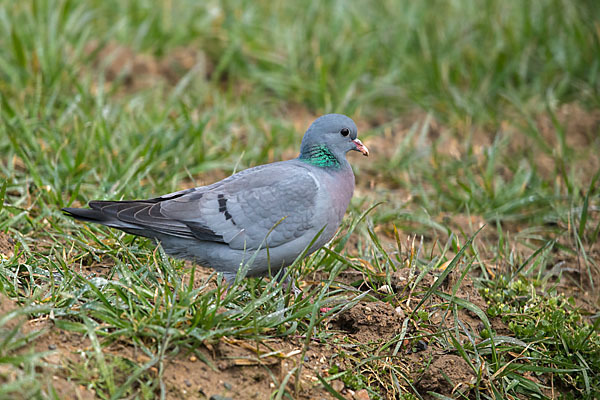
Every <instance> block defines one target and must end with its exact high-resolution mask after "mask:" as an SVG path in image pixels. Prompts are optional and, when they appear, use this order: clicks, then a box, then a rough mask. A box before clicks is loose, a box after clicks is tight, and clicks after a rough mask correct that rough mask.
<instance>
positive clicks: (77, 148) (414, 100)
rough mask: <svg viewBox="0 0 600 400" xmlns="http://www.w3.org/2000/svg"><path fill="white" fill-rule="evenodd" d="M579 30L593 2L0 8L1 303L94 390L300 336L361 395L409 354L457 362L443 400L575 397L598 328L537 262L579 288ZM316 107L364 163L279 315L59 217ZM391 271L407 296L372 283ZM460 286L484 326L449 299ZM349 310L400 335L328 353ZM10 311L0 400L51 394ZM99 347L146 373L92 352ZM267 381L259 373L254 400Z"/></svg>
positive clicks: (408, 384) (594, 233)
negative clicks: (499, 323) (341, 129)
mask: <svg viewBox="0 0 600 400" xmlns="http://www.w3.org/2000/svg"><path fill="white" fill-rule="evenodd" d="M599 19H600V8H599V7H597V5H596V4H595V3H594V2H593V1H579V2H573V1H568V0H541V1H535V2H529V1H518V0H508V1H500V0H490V1H485V2H481V1H475V0H460V1H452V2H448V1H439V0H431V1H409V0H401V1H395V0H384V1H379V2H370V3H366V2H364V1H358V0H350V1H347V0H346V1H342V0H334V1H329V2H321V1H317V0H310V1H308V2H283V3H277V4H275V5H274V4H273V2H267V1H250V0H232V1H229V0H228V1H216V0H209V1H203V2H198V1H192V0H182V1H175V2H173V1H162V2H156V1H151V0H132V1H126V2H124V1H117V0H102V1H100V0H87V1H73V0H43V1H35V0H23V1H16V2H15V1H12V2H11V1H5V2H2V3H0V21H1V22H2V23H0V233H2V234H7V236H10V238H11V239H12V240H13V241H14V243H13V244H11V247H14V248H13V249H12V253H11V252H4V249H0V250H1V251H2V252H3V253H2V254H0V292H1V293H3V294H6V295H8V296H9V297H10V298H12V299H15V300H16V301H17V302H18V303H19V304H31V307H29V306H27V307H21V308H19V311H17V312H16V314H19V315H20V316H23V317H41V318H50V316H52V321H53V324H54V326H55V327H56V329H59V330H62V331H68V332H72V334H77V335H81V336H84V337H85V338H86V340H89V341H90V343H91V347H90V348H89V349H87V350H86V352H85V358H84V359H82V360H81V361H80V362H79V363H74V364H71V365H70V369H69V378H72V379H74V380H76V381H77V382H80V383H81V384H84V385H87V386H90V387H93V388H94V389H95V390H96V391H97V393H98V394H99V395H101V396H104V397H106V398H111V397H113V398H117V397H126V396H129V397H135V396H138V397H140V398H148V397H152V396H156V395H164V394H165V388H164V387H163V386H161V382H163V378H164V376H163V375H162V371H163V369H162V368H161V367H160V366H161V365H162V364H161V363H164V361H165V360H167V359H168V357H171V356H176V355H177V354H181V352H182V351H193V349H195V348H197V347H198V346H201V345H202V344H203V343H212V342H215V341H218V340H219V339H220V338H222V337H225V336H227V337H236V338H239V339H243V340H247V341H256V342H257V343H258V342H261V341H263V340H265V339H268V338H273V337H277V338H289V337H290V336H293V337H305V338H306V339H305V342H304V343H303V348H302V351H303V353H302V356H303V357H304V355H305V354H306V351H307V349H308V348H309V346H310V343H311V340H318V341H321V342H333V343H334V344H336V345H340V346H343V349H344V350H343V351H340V353H339V354H333V355H332V357H335V356H337V357H340V358H342V357H343V358H344V361H345V364H344V369H343V370H342V369H339V370H335V371H334V370H333V369H332V370H331V371H330V376H329V377H325V378H323V377H321V379H322V381H321V382H325V384H328V383H327V382H329V381H330V378H331V377H334V376H336V375H338V376H339V378H340V379H341V380H342V381H343V382H344V383H345V385H346V386H347V387H349V388H353V389H359V388H366V389H368V390H369V393H370V395H371V397H372V398H376V397H377V396H383V395H384V393H386V392H393V393H395V394H396V395H397V396H398V397H400V398H406V399H409V398H410V399H412V398H421V397H422V396H423V395H425V393H419V388H418V387H416V386H415V385H416V381H415V377H414V375H410V373H414V372H415V371H408V369H407V367H406V365H404V364H403V360H404V358H403V356H404V353H403V351H404V350H405V349H404V347H403V346H404V341H405V340H406V341H407V343H410V344H414V343H419V341H422V340H424V339H426V340H427V343H429V345H430V346H437V347H436V348H437V349H440V348H441V349H443V350H444V351H445V352H447V353H449V354H458V355H459V356H460V357H461V358H462V359H464V360H465V362H466V363H467V365H469V368H472V369H473V371H474V373H475V374H476V382H475V384H473V386H472V387H469V388H468V390H469V393H468V396H471V395H473V396H474V397H476V398H485V399H487V398H494V399H500V398H508V396H512V397H517V396H525V397H531V398H545V396H546V394H545V393H547V386H548V384H547V382H548V381H544V382H546V383H540V382H542V380H539V381H535V380H531V379H528V378H527V377H526V374H535V376H537V377H546V378H548V379H550V380H551V381H552V382H554V381H556V382H560V385H561V386H560V387H557V390H558V391H560V393H561V394H562V395H563V396H564V397H565V398H581V397H586V396H587V398H593V396H594V395H595V394H596V393H597V392H598V390H599V389H598V385H599V377H598V372H597V371H599V370H600V366H599V365H598V363H599V358H600V357H599V355H598V354H599V350H598V346H599V343H598V334H597V332H598V322H597V321H599V320H600V319H598V318H596V319H595V320H594V319H593V318H590V316H589V315H585V314H584V313H583V312H581V310H579V309H578V308H577V307H575V306H574V304H573V302H572V300H571V299H570V298H568V297H565V296H562V295H559V294H556V293H555V291H553V290H552V286H551V285H552V282H554V279H559V278H560V274H558V273H557V272H556V270H557V269H558V270H560V267H556V266H557V265H562V264H561V263H565V264H566V265H567V267H569V266H570V264H571V263H577V270H578V273H580V276H579V278H580V279H579V282H578V283H577V284H581V285H583V286H585V285H587V286H585V287H586V288H588V287H589V288H591V289H590V292H593V291H596V290H597V286H598V283H599V282H598V281H597V277H598V269H599V266H598V263H599V261H598V257H597V251H598V250H597V243H598V238H599V236H600V219H599V214H598V210H599V207H600V185H599V184H598V182H599V181H600V171H599V170H598V163H597V160H598V154H597V149H598V146H599V145H600V143H599V142H598V137H599V136H598V127H597V122H596V123H591V124H587V125H585V124H584V121H578V120H577V118H578V115H579V116H580V114H576V115H571V111H570V110H572V109H569V108H567V109H566V110H567V113H566V115H565V113H564V111H565V108H564V105H565V104H569V105H571V106H574V107H575V108H577V109H578V110H581V114H582V115H583V116H590V115H591V116H593V115H594V113H596V112H597V109H598V107H600V59H599V58H598V56H597V55H598V54H600V38H599V36H598V29H597V21H598V20H599ZM182 54H183V56H182ZM182 57H183V58H184V61H181V58H182ZM187 59H191V61H186V60H187ZM178 63H179V64H178ZM325 112H342V113H347V114H349V115H351V116H352V117H353V118H355V119H356V120H357V122H358V123H359V124H358V125H359V128H360V133H359V134H360V137H361V138H363V139H364V138H365V137H366V140H365V142H366V144H367V145H369V146H370V144H369V140H373V142H374V143H375V144H378V146H375V149H377V151H378V152H379V153H378V152H377V151H374V152H373V155H372V157H370V159H369V163H366V162H364V161H363V162H362V163H360V162H356V158H353V159H352V157H353V156H352V155H351V156H350V157H351V162H352V164H353V166H354V167H355V171H356V175H357V191H356V193H355V197H354V199H353V203H352V204H351V207H350V210H349V213H348V217H347V219H346V220H345V222H344V224H343V226H342V228H341V230H340V234H339V236H338V238H337V239H336V240H335V241H334V242H332V243H331V245H330V246H328V248H327V249H325V250H322V251H320V252H318V253H316V254H315V255H313V256H311V257H310V258H309V259H308V260H306V261H304V262H299V263H298V264H297V265H296V266H295V267H294V268H293V272H292V273H293V274H295V275H294V277H296V278H298V279H300V280H304V281H306V282H313V283H314V282H317V283H316V284H311V285H310V286H308V287H307V288H306V290H305V293H304V297H303V298H302V299H297V300H295V301H292V300H291V299H290V297H289V296H287V295H286V290H285V288H283V287H282V286H281V285H279V284H278V283H276V282H272V281H270V280H256V279H251V280H246V281H243V282H238V284H237V285H236V287H235V288H233V289H232V290H230V291H228V292H227V293H224V291H223V286H222V285H220V286H219V285H214V281H212V280H211V279H212V277H206V276H203V277H199V276H197V275H196V271H195V269H193V268H190V267H189V266H186V265H185V264H183V263H181V262H178V261H173V260H171V259H169V258H167V257H165V256H164V255H163V254H162V253H161V252H160V251H155V248H154V245H153V244H152V243H151V242H150V241H148V240H146V239H134V238H133V237H132V236H130V235H125V234H122V233H119V232H115V231H112V230H108V229H105V228H101V227H97V226H84V225H79V224H77V225H75V224H74V223H73V222H72V221H69V220H67V219H66V218H64V217H62V215H61V214H60V211H59V210H60V208H61V207H64V206H67V205H79V204H85V203H86V202H87V201H88V200H90V199H95V198H100V199H109V198H110V199H121V198H146V197H152V196H155V195H157V194H162V193H166V192H170V191H174V190H177V189H180V188H182V187H187V186H192V185H200V184H206V183H211V182H212V181H213V180H215V179H217V178H220V177H223V176H225V175H228V174H230V173H232V172H234V171H237V170H240V169H244V168H246V167H249V166H253V165H257V164H261V163H266V162H272V161H277V160H280V159H282V158H287V157H290V156H291V155H293V154H297V151H298V148H299V144H300V139H301V132H300V130H302V129H304V128H306V125H307V123H308V122H309V120H310V119H311V118H312V117H313V116H315V115H318V114H322V113H325ZM561 112H562V113H561ZM596 121H597V120H596ZM573 122H577V124H573ZM580 122H581V124H579V123H580ZM579 125H581V126H579ZM584 125H585V126H587V128H586V127H585V126H584ZM575 139H580V140H582V141H583V144H581V143H579V144H577V143H576V140H575ZM460 221H463V222H460ZM464 221H467V222H466V223H465V222H464ZM483 223H486V225H485V228H484V229H482V230H481V232H480V233H479V234H478V236H477V237H476V238H475V237H474V234H475V232H477V231H478V229H479V228H480V227H481V226H482V225H483ZM396 228H398V230H400V233H398V232H397V231H396ZM414 234H419V235H423V236H421V237H420V238H418V237H416V236H413V235H414ZM407 235H410V238H409V239H410V240H407V241H406V243H407V244H405V241H404V239H405V238H406V236H407ZM442 243H444V244H443V245H442ZM544 243H545V244H544ZM98 268H100V272H98ZM403 268H408V269H409V270H410V271H411V275H410V278H411V281H410V282H406V284H405V285H404V286H403V287H399V288H398V287H394V288H392V287H393V286H394V285H393V284H392V276H393V275H394V274H395V273H397V272H398V271H400V270H402V269H403ZM440 268H442V269H443V271H440ZM503 268H505V269H506V270H504V269H503ZM498 270H500V271H498ZM438 272H439V274H438ZM431 273H434V274H436V276H437V277H438V278H439V280H438V281H436V282H434V283H433V284H432V285H431V286H430V287H428V288H426V289H425V291H424V292H422V290H421V289H423V288H422V284H423V282H424V281H423V279H424V278H425V276H427V275H428V274H431ZM470 273H474V274H475V275H476V276H478V277H479V280H478V281H477V284H478V285H479V286H482V287H484V288H485V292H484V295H485V298H486V300H487V301H488V304H489V309H488V310H487V314H486V313H484V310H482V309H481V308H480V307H479V306H477V305H475V304H474V303H473V302H470V301H468V300H465V299H463V298H460V297H458V296H457V294H456V291H457V290H458V288H459V287H460V283H461V282H463V280H464V279H465V277H466V276H467V275H468V274H470ZM456 275H460V277H459V278H458V279H456V280H455V281H452V279H454V278H453V277H454V276H456ZM348 277H350V278H348ZM450 278H452V279H450ZM211 282H212V283H211ZM447 284H448V285H449V288H450V289H448V288H446V287H445V285H447ZM396 289H398V290H396ZM442 289H443V290H444V291H443V293H442V292H441V291H442ZM581 290H584V289H583V287H582V288H581ZM413 296H421V297H417V298H418V299H421V300H422V301H421V302H419V300H415V299H414V297H413ZM409 300H410V301H409ZM367 301H368V302H372V301H382V302H386V303H390V304H391V305H392V306H393V307H396V306H398V305H399V304H401V303H402V305H403V306H406V304H405V303H403V302H408V303H409V304H410V307H409V308H408V310H409V312H408V313H407V315H408V316H406V318H405V319H404V321H406V325H404V326H403V327H402V331H401V332H400V333H399V334H398V335H396V336H394V337H393V338H391V339H389V340H388V341H387V342H385V343H370V344H364V343H360V344H357V343H354V342H353V340H352V338H351V337H349V336H347V337H346V338H345V340H343V341H338V340H337V337H336V333H335V332H333V331H331V330H330V329H328V328H327V323H329V322H330V319H329V318H330V317H334V316H336V315H337V314H338V313H340V312H342V310H346V309H348V308H350V307H352V306H353V305H354V304H356V303H358V302H367ZM39 307H43V308H39ZM322 307H328V308H331V310H330V311H328V312H327V313H325V314H323V313H321V312H320V311H319V310H320V308H322ZM461 311H464V312H468V313H470V315H471V316H476V318H477V319H478V320H480V321H481V322H482V323H483V329H482V330H481V331H479V330H477V329H472V328H473V327H467V326H465V324H464V323H463V321H461V320H460V315H461V314H460V312H461ZM437 312H443V313H444V315H445V316H448V318H450V319H453V323H454V325H452V326H450V327H447V326H440V325H436V324H434V317H435V315H436V313H437ZM16 314H10V313H9V314H6V315H4V316H2V315H0V357H1V358H0V363H1V364H2V365H1V366H2V367H3V368H4V367H6V368H7V369H2V373H1V374H0V383H4V381H3V380H4V379H8V378H7V376H8V375H6V374H5V371H7V370H8V371H10V374H12V375H10V376H16V377H17V378H15V379H14V380H12V381H11V383H10V385H8V384H7V385H4V384H0V397H3V396H6V397H8V396H12V395H14V394H15V393H17V394H20V395H23V396H24V398H36V397H38V398H42V397H46V398H48V397H50V398H52V397H54V398H58V395H57V394H56V393H55V392H54V391H53V389H52V387H51V385H47V384H46V383H45V382H44V381H43V379H42V378H41V375H42V374H41V373H40V372H39V371H38V370H39V367H40V366H43V363H42V361H41V360H40V354H39V353H37V354H35V353H32V352H31V351H30V347H31V340H33V339H34V336H30V335H27V334H23V332H22V331H20V330H19V329H17V328H15V326H16V325H11V326H10V328H6V327H7V324H8V321H9V320H12V319H13V318H16V317H17V315H16ZM486 315H487V316H486ZM488 316H489V318H488ZM492 317H500V318H503V319H504V320H505V321H506V323H507V324H508V327H509V329H510V331H511V336H510V337H508V336H507V337H502V336H499V335H498V333H497V332H496V331H494V329H492V327H491V323H490V321H489V319H491V318H492ZM595 317H597V316H595ZM590 321H596V322H592V324H593V325H590ZM409 322H410V325H409ZM459 322H460V323H459ZM461 323H463V325H462V326H461ZM409 327H410V329H409ZM13 328H14V329H13ZM413 329H414V331H413ZM342 342H343V343H342ZM115 343H125V344H126V345H127V346H129V347H133V348H135V349H136V350H137V351H139V352H141V353H143V354H144V355H145V356H147V357H148V359H149V361H148V362H146V363H137V362H134V361H132V360H129V359H127V358H125V357H116V356H111V355H108V354H106V352H105V350H106V347H107V346H111V345H113V344H115ZM515 352H517V353H518V354H520V353H521V352H522V354H523V356H522V357H527V358H526V359H525V360H526V361H524V360H522V359H518V360H516V361H515V359H514V358H513V355H512V354H515ZM511 353H512V354H511ZM196 355H197V356H198V357H200V354H196ZM302 359H303V358H302ZM205 361H207V362H208V360H205ZM333 365H335V362H334V361H332V362H331V368H334V367H333ZM340 365H341V364H340ZM428 367H430V365H429V364H428V362H426V363H424V364H423V365H419V368H418V369H419V371H418V372H423V371H425V370H426V369H427V368H428ZM36 368H37V369H36ZM44 368H45V366H44ZM302 368H303V367H302V363H300V365H298V366H297V367H296V369H295V370H294V373H295V374H296V378H297V379H296V385H299V384H300V383H299V381H300V379H299V378H300V376H301V372H302ZM336 368H337V367H336ZM340 368H341V367H340ZM86 371H87V372H86ZM155 371H158V372H155ZM409 372H410V373H409ZM2 374H5V375H2ZM290 376H291V375H289V374H288V376H287V377H286V378H285V379H284V380H282V381H281V382H280V381H279V379H278V378H277V377H275V376H272V377H271V378H272V380H273V382H274V384H275V385H276V387H278V388H279V389H278V390H277V394H276V395H275V394H274V396H278V398H283V396H284V395H289V394H290V393H288V392H287V390H288V389H287V382H288V381H287V379H289V378H290ZM123 377H126V379H123ZM11 379H12V378H11ZM331 390H333V389H331ZM330 393H332V392H331V391H330ZM437 396H441V395H439V394H438V395H437Z"/></svg>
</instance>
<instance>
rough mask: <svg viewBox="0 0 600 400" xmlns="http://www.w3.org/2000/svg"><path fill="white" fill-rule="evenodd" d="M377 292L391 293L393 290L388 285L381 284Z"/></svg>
mask: <svg viewBox="0 0 600 400" xmlns="http://www.w3.org/2000/svg"><path fill="white" fill-rule="evenodd" d="M379 292H381V293H385V294H391V293H393V290H392V288H391V287H390V285H383V286H381V287H380V288H379Z"/></svg>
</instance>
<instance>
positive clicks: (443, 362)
mask: <svg viewBox="0 0 600 400" xmlns="http://www.w3.org/2000/svg"><path fill="white" fill-rule="evenodd" d="M475 377H476V376H475V373H474V372H473V370H472V368H471V367H470V366H469V364H468V363H467V362H466V361H465V360H464V359H463V358H461V357H460V356H457V355H453V354H442V355H440V356H439V357H438V358H435V359H434V360H433V362H432V363H431V364H430V365H429V366H427V367H426V369H425V372H423V374H422V375H421V376H420V377H419V380H418V382H417V387H418V388H419V390H420V391H421V393H426V392H429V391H431V392H436V393H439V394H442V395H444V396H450V395H453V394H454V393H455V391H458V392H459V393H460V392H463V391H464V392H466V391H468V387H469V385H472V384H473V383H475ZM461 389H462V390H461Z"/></svg>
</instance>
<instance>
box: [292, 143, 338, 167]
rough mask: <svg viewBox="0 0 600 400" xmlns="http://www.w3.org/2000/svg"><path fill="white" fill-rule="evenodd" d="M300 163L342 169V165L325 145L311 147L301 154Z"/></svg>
mask: <svg viewBox="0 0 600 400" xmlns="http://www.w3.org/2000/svg"><path fill="white" fill-rule="evenodd" d="M300 161H304V162H305V163H308V164H312V165H316V166H317V167H324V168H340V166H341V164H340V162H339V161H338V159H337V158H335V156H334V155H333V154H332V153H331V151H330V150H329V149H328V148H327V146H325V145H322V144H320V145H314V146H311V147H310V148H309V149H308V150H307V151H305V152H302V154H300Z"/></svg>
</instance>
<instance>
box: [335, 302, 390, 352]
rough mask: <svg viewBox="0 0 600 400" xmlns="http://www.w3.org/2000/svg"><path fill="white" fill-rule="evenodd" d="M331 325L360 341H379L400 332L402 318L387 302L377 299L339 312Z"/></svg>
mask: <svg viewBox="0 0 600 400" xmlns="http://www.w3.org/2000/svg"><path fill="white" fill-rule="evenodd" d="M333 325H334V326H335V327H337V328H338V329H340V330H343V331H346V332H348V333H350V334H351V335H352V336H353V337H354V338H356V339H357V340H359V341H360V342H363V343H367V342H379V341H382V340H387V339H389V338H391V337H392V336H394V335H396V334H398V333H399V332H400V328H401V327H402V318H401V315H400V314H399V313H398V312H396V310H395V309H394V307H392V306H391V305H390V304H389V303H384V302H382V301H378V302H373V303H359V304H357V305H355V306H354V307H352V308H351V309H349V310H348V311H346V312H344V313H342V314H340V315H339V316H338V317H337V318H336V319H335V320H334V321H333Z"/></svg>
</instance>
